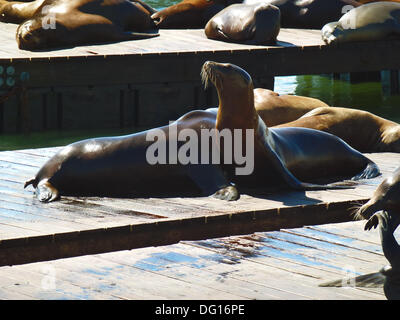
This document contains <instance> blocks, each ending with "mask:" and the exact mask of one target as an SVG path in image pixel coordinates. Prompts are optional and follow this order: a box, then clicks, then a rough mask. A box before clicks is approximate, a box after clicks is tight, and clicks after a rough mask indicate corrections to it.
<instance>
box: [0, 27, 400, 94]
mask: <svg viewBox="0 0 400 320" xmlns="http://www.w3.org/2000/svg"><path fill="white" fill-rule="evenodd" d="M16 27H17V26H16V25H14V24H5V23H0V41H1V47H0V65H1V66H3V67H4V68H5V69H4V73H3V75H5V72H6V70H7V67H9V66H13V67H14V70H15V72H14V74H13V75H11V76H12V77H16V80H17V81H18V77H19V76H20V74H21V73H22V72H28V73H29V75H30V80H29V81H28V82H27V83H26V86H28V87H32V88H33V87H52V86H72V85H76V86H79V85H119V84H121V85H126V84H148V83H169V82H199V81H200V76H199V73H200V68H201V66H202V64H203V63H204V62H205V61H206V60H213V61H218V62H231V63H235V64H237V65H240V66H241V67H243V68H245V69H246V70H247V71H248V72H249V73H250V74H251V76H252V77H253V80H258V79H260V81H259V82H260V83H262V79H263V78H268V77H271V76H277V75H299V74H320V73H330V72H338V73H340V72H355V71H371V70H385V69H399V68H400V62H399V59H398V57H397V52H399V49H400V41H393V40H390V41H379V42H363V43H351V44H345V45H340V46H326V45H324V44H323V42H322V40H321V34H320V30H301V29H282V30H281V31H280V34H279V36H278V40H279V41H278V43H277V45H276V46H253V45H241V44H233V43H225V42H221V41H215V40H209V39H207V38H206V36H205V34H204V30H203V29H195V30H160V36H159V37H156V38H152V39H144V40H134V41H125V42H120V43H110V44H99V45H89V46H78V47H74V48H68V49H57V50H51V51H38V52H31V51H24V50H19V49H18V48H17V44H16V41H15V30H16ZM8 76H9V75H7V77H8ZM4 80H6V79H4ZM3 88H5V86H4V85H3ZM0 89H2V88H0Z"/></svg>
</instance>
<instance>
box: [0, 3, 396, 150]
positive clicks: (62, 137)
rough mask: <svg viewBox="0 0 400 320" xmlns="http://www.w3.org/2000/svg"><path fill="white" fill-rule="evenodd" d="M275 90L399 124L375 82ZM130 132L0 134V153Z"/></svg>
mask: <svg viewBox="0 0 400 320" xmlns="http://www.w3.org/2000/svg"><path fill="white" fill-rule="evenodd" d="M146 2H147V3H148V4H149V5H151V6H152V7H154V8H156V9H160V8H165V7H168V6H170V5H171V4H175V3H177V2H179V1H178V0H176V1H171V0H146ZM275 91H277V92H279V93H280V94H296V95H303V96H309V97H314V98H318V99H321V100H323V101H325V102H326V103H328V104H329V105H332V106H336V107H353V108H358V109H363V110H367V111H370V112H373V113H375V114H377V115H379V116H381V117H384V118H387V119H390V120H393V121H396V122H400V96H399V95H397V96H387V95H383V94H382V88H381V84H380V83H379V82H375V83H373V82H368V83H359V84H351V83H349V82H348V81H341V80H332V79H331V78H329V77H324V76H291V77H276V78H275ZM131 132H132V131H127V130H126V129H125V130H124V131H122V130H118V129H116V130H102V131H99V130H96V131H93V130H91V131H50V132H44V133H42V132H39V133H32V134H30V135H28V136H26V135H22V134H13V135H1V136H0V150H14V149H26V148H40V147H52V146H60V145H66V144H69V143H71V142H74V141H77V140H81V139H85V138H90V137H99V136H113V135H121V134H128V133H131Z"/></svg>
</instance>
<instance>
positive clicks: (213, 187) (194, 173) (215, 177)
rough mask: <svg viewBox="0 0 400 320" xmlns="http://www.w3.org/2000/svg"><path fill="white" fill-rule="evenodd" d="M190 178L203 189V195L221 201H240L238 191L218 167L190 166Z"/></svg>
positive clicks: (208, 165) (210, 165)
mask: <svg viewBox="0 0 400 320" xmlns="http://www.w3.org/2000/svg"><path fill="white" fill-rule="evenodd" d="M188 175H189V177H190V178H191V179H192V180H193V182H194V183H195V184H196V185H197V186H198V187H199V188H200V189H201V191H202V192H203V194H205V195H207V196H209V195H213V197H215V198H218V199H221V200H228V201H233V200H237V199H239V197H240V195H239V192H238V190H237V189H236V187H235V186H234V185H232V183H231V182H229V181H228V179H227V178H226V177H225V174H224V172H223V171H222V169H221V168H220V167H219V166H218V165H213V164H196V165H192V166H190V168H189V170H188Z"/></svg>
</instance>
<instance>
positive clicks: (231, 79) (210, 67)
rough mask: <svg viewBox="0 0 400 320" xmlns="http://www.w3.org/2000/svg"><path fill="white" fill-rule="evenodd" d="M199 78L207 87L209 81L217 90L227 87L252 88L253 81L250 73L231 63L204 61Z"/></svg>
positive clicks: (224, 89) (223, 89)
mask: <svg viewBox="0 0 400 320" xmlns="http://www.w3.org/2000/svg"><path fill="white" fill-rule="evenodd" d="M201 78H202V81H203V83H204V86H205V87H207V86H208V85H209V82H210V81H211V82H212V83H213V84H214V86H215V87H216V89H217V90H218V92H220V91H221V92H222V91H226V90H228V88H235V87H236V88H237V89H246V90H248V89H249V88H251V90H253V81H252V79H251V77H250V75H249V74H248V73H247V72H246V71H245V70H243V69H242V68H240V67H238V66H236V65H234V64H231V63H219V62H214V61H206V62H205V63H204V64H203V68H202V69H201Z"/></svg>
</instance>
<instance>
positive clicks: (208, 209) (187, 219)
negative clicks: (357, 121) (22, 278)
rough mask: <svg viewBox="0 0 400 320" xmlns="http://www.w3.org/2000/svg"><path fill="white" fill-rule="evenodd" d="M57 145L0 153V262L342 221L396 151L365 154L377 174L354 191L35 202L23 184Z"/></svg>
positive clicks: (386, 170)
mask: <svg viewBox="0 0 400 320" xmlns="http://www.w3.org/2000/svg"><path fill="white" fill-rule="evenodd" d="M57 150H59V148H46V149H30V150H20V151H6V152H0V240H1V242H0V265H7V264H21V263H28V262H33V261H41V260H50V259H58V258H64V257H71V256H79V255H86V254H94V253H102V252H110V251H117V250H124V249H132V248H139V247H146V246H157V245H165V244H172V243H176V242H179V241H181V240H198V239H208V238H214V237H221V236H230V235H235V234H248V233H252V232H256V231H268V230H279V229H281V228H296V227H302V226H304V225H317V224H324V223H334V222H341V221H348V220H351V219H352V216H351V208H353V207H354V206H355V205H356V204H357V203H362V202H363V201H365V200H366V199H367V198H368V197H370V196H371V194H372V193H373V191H374V190H375V188H376V186H377V185H378V184H379V183H380V181H381V180H382V178H383V177H386V176H387V175H389V174H391V173H392V172H393V171H394V169H395V168H396V167H397V166H398V164H400V155H399V154H391V153H380V154H369V155H368V156H370V157H371V158H372V159H373V160H374V161H376V162H377V164H378V165H379V166H380V168H381V171H382V173H383V176H382V177H379V178H376V179H371V180H365V181H362V182H360V184H359V185H358V186H357V187H356V188H354V189H345V190H329V191H307V192H295V191H279V192H276V193H271V192H270V193H267V192H265V191H264V192H262V191H260V194H259V195H249V194H243V195H242V196H241V198H240V200H239V201H235V202H230V203H226V202H223V201H220V200H217V199H214V198H210V197H197V198H147V199H145V198H138V199H127V198H126V199H112V198H97V197H88V198H79V197H76V198H73V197H63V198H62V199H61V200H60V201H56V202H53V203H40V202H39V201H38V200H37V199H36V198H35V197H34V195H33V192H32V188H31V187H30V188H28V189H26V190H24V189H23V183H24V181H26V180H27V179H29V178H30V177H32V176H34V175H35V173H36V172H37V171H38V169H39V168H40V167H41V166H42V165H43V164H44V163H45V161H46V160H47V159H48V158H49V157H51V156H52V155H53V154H54V153H55V152H56V151H57Z"/></svg>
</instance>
